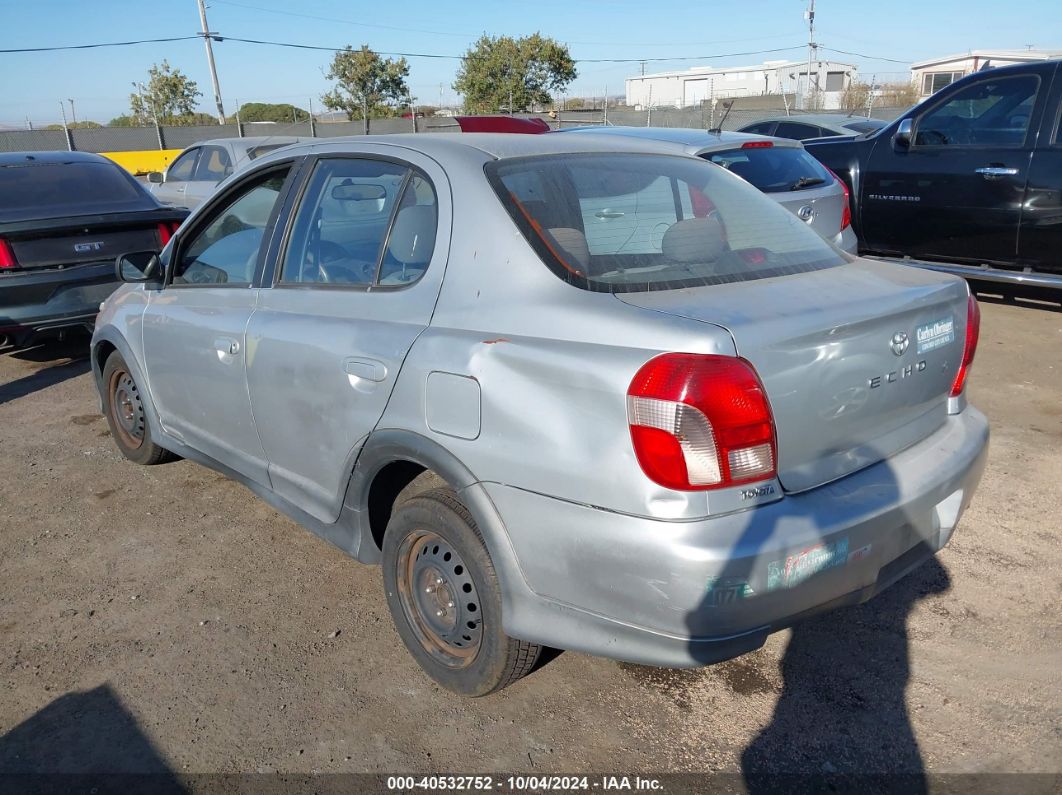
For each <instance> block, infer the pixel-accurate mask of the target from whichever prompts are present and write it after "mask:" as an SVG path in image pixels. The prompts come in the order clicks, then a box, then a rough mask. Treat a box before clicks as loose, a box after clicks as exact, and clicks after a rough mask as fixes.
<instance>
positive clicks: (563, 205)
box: [487, 153, 847, 292]
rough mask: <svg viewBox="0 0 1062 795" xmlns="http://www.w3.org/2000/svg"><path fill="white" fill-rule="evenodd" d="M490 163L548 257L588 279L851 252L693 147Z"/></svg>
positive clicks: (650, 280) (700, 271) (718, 269)
mask: <svg viewBox="0 0 1062 795" xmlns="http://www.w3.org/2000/svg"><path fill="white" fill-rule="evenodd" d="M487 175H488V177H489V179H490V180H491V183H492V184H493V186H494V189H495V191H497V193H498V196H499V197H500V198H501V200H502V202H503V203H504V204H505V206H506V208H507V209H508V211H509V214H510V215H511V216H512V218H513V220H514V221H515V222H516V224H517V226H518V227H519V228H520V229H521V231H522V232H523V233H524V236H525V237H526V238H527V240H528V241H529V242H530V243H531V245H532V246H533V247H534V248H535V250H536V251H537V252H538V254H539V256H541V257H542V259H543V261H544V262H545V263H546V264H547V265H549V266H550V268H551V269H552V270H553V271H554V273H556V274H557V275H558V276H560V277H561V278H562V279H564V280H565V281H568V282H570V283H572V284H575V285H577V286H579V287H583V288H585V289H589V290H596V291H603V292H635V291H645V290H662V289H673V288H681V287H697V286H702V285H710V284H724V283H728V282H742V281H750V280H753V279H762V278H767V277H770V276H783V275H787V274H793V273H805V272H807V271H812V270H819V269H822V268H829V267H834V266H837V265H841V264H843V263H845V262H847V259H846V258H845V257H844V255H842V254H841V253H840V252H839V251H838V250H837V249H835V248H833V247H832V246H830V245H829V244H828V243H826V242H825V241H824V240H823V239H822V238H821V237H819V236H818V234H816V233H815V232H814V231H813V230H812V229H811V228H810V227H809V226H808V225H807V224H805V223H804V222H803V221H801V220H799V219H798V218H797V217H796V216H795V215H793V214H792V213H790V212H788V211H786V210H785V209H783V208H782V207H781V206H779V205H778V204H777V203H776V202H774V201H771V200H770V199H768V198H766V197H765V196H763V195H762V194H761V193H760V192H759V191H758V190H756V189H755V188H753V187H751V186H750V185H749V184H748V183H747V182H745V181H744V180H741V179H738V178H736V177H735V176H734V175H732V174H728V173H726V171H724V170H723V169H720V168H717V167H715V166H713V165H711V164H709V163H706V162H704V161H703V160H699V159H697V158H692V157H683V156H670V155H654V154H644V155H643V154H611V153H607V154H606V153H602V154H596V153H595V154H576V155H560V156H552V155H550V156H539V157H529V158H520V159H513V160H498V161H494V162H492V163H490V164H488V165H487Z"/></svg>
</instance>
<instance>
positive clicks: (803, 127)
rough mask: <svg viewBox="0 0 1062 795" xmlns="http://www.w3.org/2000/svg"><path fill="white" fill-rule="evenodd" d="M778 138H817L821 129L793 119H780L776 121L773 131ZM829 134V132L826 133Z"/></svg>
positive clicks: (798, 139)
mask: <svg viewBox="0 0 1062 795" xmlns="http://www.w3.org/2000/svg"><path fill="white" fill-rule="evenodd" d="M774 134H775V135H777V136H778V137H779V138H792V139H794V140H797V141H803V140H804V139H806V138H818V137H820V136H821V135H822V131H821V130H820V129H819V128H818V127H816V126H815V125H813V124H802V123H801V122H795V121H781V122H778V129H777V130H775V132H774ZM826 134H827V135H830V133H826Z"/></svg>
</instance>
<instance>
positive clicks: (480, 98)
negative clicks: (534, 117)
mask: <svg viewBox="0 0 1062 795" xmlns="http://www.w3.org/2000/svg"><path fill="white" fill-rule="evenodd" d="M577 74H578V73H577V72H576V69H575V61H574V60H572V56H571V53H570V52H569V51H568V48H567V47H566V46H565V45H563V44H560V43H558V42H556V41H554V40H553V39H550V38H546V37H543V36H542V35H540V34H538V33H535V34H532V35H531V36H524V37H523V38H519V39H514V38H512V37H510V36H498V37H496V38H495V37H491V36H487V35H483V36H481V37H480V39H479V41H477V42H476V43H475V44H473V45H472V46H471V47H470V48H469V50H468V52H466V53H465V56H464V60H463V61H462V62H461V66H460V68H459V69H458V70H457V79H456V80H455V81H454V86H453V87H454V90H455V91H458V92H460V93H461V94H463V95H464V97H465V111H466V112H468V113H492V112H495V111H497V110H499V109H500V108H506V109H507V110H508V111H509V112H510V113H512V112H513V111H514V110H516V109H520V110H530V109H531V108H533V107H534V106H535V105H548V104H549V103H550V102H551V101H552V97H551V92H557V91H561V90H563V89H564V87H565V86H567V85H568V84H569V83H571V82H572V81H573V80H575V78H576V76H577ZM510 100H511V101H510Z"/></svg>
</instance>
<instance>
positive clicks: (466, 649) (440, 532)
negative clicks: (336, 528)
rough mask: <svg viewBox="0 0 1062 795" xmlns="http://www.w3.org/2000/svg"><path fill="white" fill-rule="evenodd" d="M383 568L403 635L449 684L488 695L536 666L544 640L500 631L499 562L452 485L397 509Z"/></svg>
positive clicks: (459, 690)
mask: <svg viewBox="0 0 1062 795" xmlns="http://www.w3.org/2000/svg"><path fill="white" fill-rule="evenodd" d="M383 574H384V588H385V589H386V593H387V605H388V607H389V608H390V610H391V617H392V618H393V619H394V622H395V627H396V628H397V629H398V634H399V635H400V636H401V638H402V641H403V642H404V643H405V644H406V648H408V649H409V651H410V653H411V654H412V655H413V657H414V658H415V659H416V660H417V662H418V663H419V664H420V666H421V668H423V669H424V670H425V672H427V674H428V675H429V676H431V678H432V679H434V680H435V681H436V682H438V683H439V684H440V685H442V686H443V687H445V688H446V689H448V690H452V691H454V692H455V693H460V694H461V695H466V696H485V695H487V694H488V693H493V692H495V691H497V690H501V689H502V688H504V687H507V686H509V685H510V684H512V683H513V682H515V681H516V680H517V679H520V678H521V677H523V676H524V675H526V674H527V673H528V672H530V670H531V669H532V668H533V667H534V665H535V662H536V661H537V660H538V656H539V653H540V651H541V647H540V646H538V645H537V644H535V643H527V642H525V641H519V640H516V639H515V638H510V637H509V636H508V635H506V634H505V632H504V631H503V629H502V605H501V589H500V588H499V586H498V577H497V575H496V573H495V571H494V565H493V563H492V562H491V559H490V555H489V554H488V553H487V548H486V546H485V545H484V544H483V539H482V538H481V537H480V534H479V530H478V528H477V527H476V524H475V522H474V521H473V519H472V516H471V514H470V513H469V512H468V509H467V508H466V507H465V506H464V505H463V504H462V503H461V501H460V500H458V499H457V496H456V495H455V494H454V493H453V492H452V491H450V490H449V489H433V490H432V491H428V492H425V493H423V494H420V495H418V496H416V497H413V498H411V499H409V500H408V501H406V502H404V503H402V505H401V507H399V508H398V509H397V510H395V512H394V513H393V514H392V516H391V521H390V522H388V524H387V533H386V535H385V536H384V544H383Z"/></svg>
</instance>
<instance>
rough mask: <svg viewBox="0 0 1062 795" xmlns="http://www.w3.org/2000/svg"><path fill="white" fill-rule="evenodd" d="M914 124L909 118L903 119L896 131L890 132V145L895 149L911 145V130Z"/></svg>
mask: <svg viewBox="0 0 1062 795" xmlns="http://www.w3.org/2000/svg"><path fill="white" fill-rule="evenodd" d="M913 127H914V125H913V124H912V122H911V120H910V119H904V120H903V121H901V122H900V126H899V127H897V128H896V132H894V133H893V134H892V145H893V146H895V147H896V148H897V149H907V148H909V147H910V146H911V132H912V128H913Z"/></svg>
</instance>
